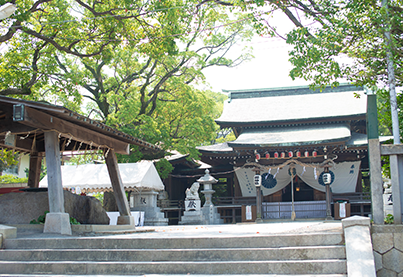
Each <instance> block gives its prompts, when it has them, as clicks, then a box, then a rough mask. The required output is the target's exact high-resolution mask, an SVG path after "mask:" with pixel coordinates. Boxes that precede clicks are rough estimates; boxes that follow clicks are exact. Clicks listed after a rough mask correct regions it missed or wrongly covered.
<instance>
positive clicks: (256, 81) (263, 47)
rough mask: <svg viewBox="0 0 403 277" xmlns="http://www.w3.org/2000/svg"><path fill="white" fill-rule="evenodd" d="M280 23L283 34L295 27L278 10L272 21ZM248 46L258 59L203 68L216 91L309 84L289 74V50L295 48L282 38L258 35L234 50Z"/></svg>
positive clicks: (272, 22) (278, 27)
mask: <svg viewBox="0 0 403 277" xmlns="http://www.w3.org/2000/svg"><path fill="white" fill-rule="evenodd" d="M270 23H271V24H274V25H276V26H277V30H278V32H279V33H280V34H281V35H283V36H284V35H285V33H287V32H288V31H289V30H291V29H292V28H293V27H294V26H293V24H292V23H291V21H290V20H289V19H288V18H287V17H285V16H284V15H283V14H280V13H277V14H275V15H274V18H273V19H271V21H270ZM245 45H247V46H251V47H253V51H252V55H254V56H255V58H254V59H253V60H251V61H247V62H244V63H242V64H240V65H239V66H237V67H235V68H226V67H211V68H208V69H206V70H204V71H203V73H204V75H205V77H206V81H207V82H208V83H210V85H211V87H212V89H213V91H216V92H221V91H222V90H223V89H224V90H238V89H256V88H273V87H288V86H302V85H308V84H309V82H307V81H305V80H302V79H298V80H295V81H293V80H292V79H291V77H289V72H290V70H291V69H292V66H291V63H290V62H289V61H288V59H289V57H288V52H289V51H291V50H292V47H291V46H289V45H287V44H286V42H285V40H283V39H281V38H269V37H259V36H256V37H255V38H254V39H253V40H252V42H251V43H248V44H242V45H238V48H236V49H233V50H232V49H231V51H234V52H236V51H240V49H241V48H243V47H244V46H245Z"/></svg>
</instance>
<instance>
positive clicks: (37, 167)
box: [28, 152, 42, 188]
mask: <svg viewBox="0 0 403 277" xmlns="http://www.w3.org/2000/svg"><path fill="white" fill-rule="evenodd" d="M41 164H42V154H41V153H38V152H32V153H31V155H30V157H29V173H28V187H30V188H38V187H39V179H40V176H41Z"/></svg>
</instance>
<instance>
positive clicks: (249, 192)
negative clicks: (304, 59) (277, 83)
mask: <svg viewBox="0 0 403 277" xmlns="http://www.w3.org/2000/svg"><path fill="white" fill-rule="evenodd" d="M224 92H226V93H228V100H227V101H226V102H225V104H224V110H223V113H222V115H221V117H220V118H218V119H217V120H216V122H217V124H219V125H220V127H221V128H222V129H225V128H227V129H228V128H230V129H232V131H233V132H234V134H235V137H236V139H235V140H234V141H231V142H225V143H221V144H216V145H210V146H202V147H199V148H198V149H199V151H200V152H201V154H202V157H201V161H203V162H204V163H207V164H210V165H211V166H212V168H211V169H210V172H211V175H212V176H215V177H216V178H217V177H221V176H220V174H222V173H223V172H225V173H226V175H225V177H226V178H225V179H224V180H225V181H226V183H227V186H226V191H225V192H224V193H222V194H221V195H217V197H216V198H215V204H216V205H217V206H218V207H219V211H220V213H221V216H222V217H223V218H225V219H226V221H227V222H239V221H241V206H242V205H244V204H251V205H255V204H256V203H257V205H258V207H259V206H261V218H262V219H287V218H291V217H292V212H294V211H295V214H294V216H296V218H325V217H326V215H327V214H326V212H327V211H326V208H327V204H328V205H331V212H332V216H333V217H334V216H336V218H337V217H338V216H339V215H338V212H339V211H338V212H337V214H336V215H335V210H334V204H335V203H339V202H343V203H349V204H350V207H349V211H348V213H350V214H351V215H354V214H357V215H369V214H370V213H371V200H370V192H369V180H368V172H369V164H368V139H367V119H366V116H367V96H366V94H365V91H364V89H363V88H361V87H355V86H353V85H350V84H344V85H340V86H339V87H336V88H330V87H327V88H325V89H323V90H322V91H319V90H316V91H314V90H311V89H310V88H309V87H287V88H272V89H250V90H227V91H224ZM388 139H390V137H380V141H381V142H383V141H386V140H388ZM326 170H328V173H329V174H330V175H328V176H329V178H330V179H329V180H328V182H330V185H329V186H330V187H329V188H330V190H329V193H328V197H329V200H328V201H327V202H328V203H327V202H326V187H327V186H326V180H325V178H326V177H327V176H324V174H325V171H326ZM326 173H327V171H326ZM255 175H260V176H261V186H258V187H256V186H255V183H254V182H255V180H254V178H255ZM257 190H258V191H259V190H261V203H259V200H258V201H257V199H258V198H259V197H257V192H256V191H257ZM258 194H259V193H258ZM329 202H330V203H329ZM258 211H259V208H258Z"/></svg>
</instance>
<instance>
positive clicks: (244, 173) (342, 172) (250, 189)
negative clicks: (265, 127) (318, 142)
mask: <svg viewBox="0 0 403 277" xmlns="http://www.w3.org/2000/svg"><path fill="white" fill-rule="evenodd" d="M360 166H361V162H360V161H357V162H342V163H338V164H336V165H335V166H334V167H331V168H329V171H330V173H331V176H332V183H331V184H330V187H331V189H332V192H333V193H351V192H355V188H356V185H357V178H358V173H359V170H360ZM252 169H253V168H240V167H237V168H235V173H236V176H237V178H238V181H239V186H240V187H241V191H242V196H244V197H248V196H249V197H250V196H256V189H255V185H254V175H255V172H254V171H252ZM288 170H289V166H288V165H287V166H285V167H283V168H282V169H278V168H277V167H273V168H271V169H269V170H268V171H267V172H261V174H262V175H263V177H262V193H263V195H264V196H266V195H270V194H273V193H275V192H277V191H279V190H281V189H283V188H285V187H286V186H287V185H288V184H289V183H290V182H291V176H290V174H289V173H288ZM295 170H296V174H297V175H298V177H299V178H301V180H302V181H304V182H305V183H306V184H307V185H309V186H311V187H312V188H314V189H316V190H319V191H322V192H325V186H324V185H322V184H323V182H322V179H321V174H322V172H323V168H312V167H305V168H304V167H302V166H300V165H295ZM264 173H268V174H264ZM270 175H271V176H270ZM265 177H266V178H265ZM265 179H266V180H265ZM265 181H266V183H264V182H265ZM321 183H322V184H321ZM265 185H266V187H265ZM267 187H269V188H267Z"/></svg>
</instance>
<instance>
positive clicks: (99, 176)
mask: <svg viewBox="0 0 403 277" xmlns="http://www.w3.org/2000/svg"><path fill="white" fill-rule="evenodd" d="M61 170H62V183H63V187H64V188H68V189H72V188H74V189H77V188H79V189H80V190H81V191H85V192H101V191H111V190H112V184H111V180H110V177H109V173H108V169H107V167H106V164H85V165H64V166H62V167H61ZM119 171H120V176H121V178H122V182H123V187H124V188H125V190H140V191H147V190H155V191H161V190H164V184H163V183H162V180H161V178H160V177H159V175H158V172H157V170H156V168H155V166H154V163H153V162H152V161H140V162H137V163H125V164H119ZM47 186H48V179H47V176H45V178H43V179H42V181H41V182H40V183H39V187H47Z"/></svg>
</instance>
